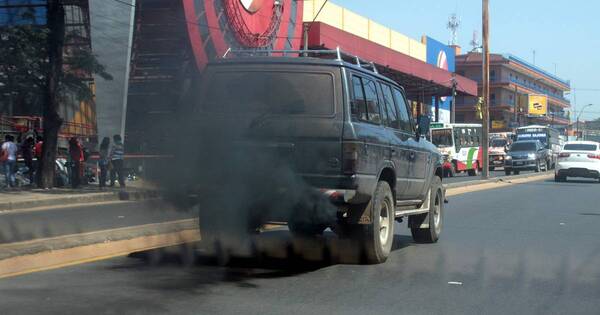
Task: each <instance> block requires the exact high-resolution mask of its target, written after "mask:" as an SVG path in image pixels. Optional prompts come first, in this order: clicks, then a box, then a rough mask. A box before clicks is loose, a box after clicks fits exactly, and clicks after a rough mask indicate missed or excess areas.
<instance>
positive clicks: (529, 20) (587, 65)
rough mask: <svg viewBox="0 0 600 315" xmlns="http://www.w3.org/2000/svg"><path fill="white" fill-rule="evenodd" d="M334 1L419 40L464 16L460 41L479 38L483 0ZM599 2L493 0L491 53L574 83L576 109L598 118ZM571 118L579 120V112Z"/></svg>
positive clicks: (446, 35)
mask: <svg viewBox="0 0 600 315" xmlns="http://www.w3.org/2000/svg"><path fill="white" fill-rule="evenodd" d="M332 2H333V3H336V4H338V5H341V6H343V7H345V8H347V9H350V10H352V11H354V12H356V13H358V14H360V15H363V16H365V17H368V18H370V19H372V20H374V21H376V22H378V23H381V24H383V25H386V26H388V27H390V28H392V29H394V30H396V31H398V32H400V33H403V34H405V35H407V36H409V37H412V38H414V39H417V40H420V39H421V36H422V35H428V36H430V37H433V38H435V39H437V40H439V41H441V42H448V41H449V40H450V39H451V36H450V31H449V30H448V29H447V28H446V23H447V22H448V18H449V17H450V15H451V14H453V13H456V14H457V15H458V17H459V18H460V20H461V25H460V28H459V30H458V44H459V45H460V46H462V47H463V51H465V50H466V51H468V50H470V49H471V45H470V42H471V40H472V38H473V31H477V32H478V34H479V38H481V9H482V4H481V3H482V1H481V0H461V1H458V0H376V1H375V0H371V1H368V0H332ZM598 12H600V1H591V0H570V1H547V0H545V1H542V0H521V1H516V0H490V44H489V45H490V52H491V53H511V54H514V55H516V56H518V57H521V58H523V59H525V60H527V61H529V62H533V51H534V50H535V65H536V66H539V67H541V68H543V69H545V70H546V71H548V72H550V73H555V70H556V75H558V76H559V77H561V78H564V79H567V80H570V81H571V88H572V91H571V93H570V94H569V95H568V96H567V97H568V98H570V99H571V104H572V105H573V112H575V111H576V112H577V114H579V113H580V112H581V109H582V108H583V106H585V105H587V104H593V105H592V106H590V107H587V108H586V109H585V110H584V112H583V113H582V115H581V119H582V120H591V119H596V118H600V19H599V18H598ZM571 117H573V119H575V117H576V115H575V114H573V115H572V116H571Z"/></svg>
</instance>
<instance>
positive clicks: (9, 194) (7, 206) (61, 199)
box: [0, 180, 158, 212]
mask: <svg viewBox="0 0 600 315" xmlns="http://www.w3.org/2000/svg"><path fill="white" fill-rule="evenodd" d="M157 195H158V193H157V191H156V189H155V188H154V187H153V186H152V185H149V184H148V183H145V182H144V181H142V180H135V181H127V187H126V188H125V189H121V188H118V187H107V188H106V189H104V190H100V188H99V187H98V185H97V184H94V183H92V184H88V185H84V186H82V187H81V188H77V189H72V188H53V189H38V188H33V189H31V188H28V187H27V186H25V187H20V188H12V189H6V188H5V189H0V212H3V211H11V210H19V209H27V208H34V207H50V206H58V205H69V204H76V203H87V202H102V201H116V200H142V199H148V198H153V197H156V196H157Z"/></svg>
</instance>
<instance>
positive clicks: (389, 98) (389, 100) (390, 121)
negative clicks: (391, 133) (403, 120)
mask: <svg viewBox="0 0 600 315" xmlns="http://www.w3.org/2000/svg"><path fill="white" fill-rule="evenodd" d="M381 89H382V92H383V93H382V95H383V103H384V108H385V112H386V113H387V115H386V116H387V119H386V125H387V126H389V127H392V128H396V129H400V119H399V117H398V112H397V111H396V106H395V104H394V96H393V95H392V88H391V87H390V86H389V85H387V84H381Z"/></svg>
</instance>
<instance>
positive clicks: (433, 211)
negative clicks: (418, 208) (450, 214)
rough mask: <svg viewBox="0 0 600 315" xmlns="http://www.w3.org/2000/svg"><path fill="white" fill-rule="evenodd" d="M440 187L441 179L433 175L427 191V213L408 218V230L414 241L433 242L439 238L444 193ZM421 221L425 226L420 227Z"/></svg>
mask: <svg viewBox="0 0 600 315" xmlns="http://www.w3.org/2000/svg"><path fill="white" fill-rule="evenodd" d="M442 189H443V188H442V181H441V180H440V178H439V177H437V176H435V177H434V179H433V182H432V184H431V189H430V191H429V194H430V198H429V213H423V214H418V215H415V216H411V217H410V218H409V226H411V228H410V232H411V234H412V236H413V239H414V240H415V242H418V243H435V242H437V240H438V239H439V238H440V234H441V232H442V222H443V214H444V193H443V191H442ZM425 220H427V221H425ZM423 223H425V225H426V227H425V228H422V227H420V225H422V224H423Z"/></svg>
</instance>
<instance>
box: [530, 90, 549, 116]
mask: <svg viewBox="0 0 600 315" xmlns="http://www.w3.org/2000/svg"><path fill="white" fill-rule="evenodd" d="M527 114H529V115H531V116H546V115H547V114H548V97H547V96H546V95H539V94H530V95H529V101H528V106H527Z"/></svg>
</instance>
